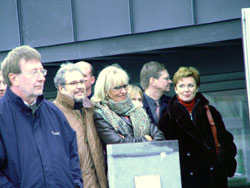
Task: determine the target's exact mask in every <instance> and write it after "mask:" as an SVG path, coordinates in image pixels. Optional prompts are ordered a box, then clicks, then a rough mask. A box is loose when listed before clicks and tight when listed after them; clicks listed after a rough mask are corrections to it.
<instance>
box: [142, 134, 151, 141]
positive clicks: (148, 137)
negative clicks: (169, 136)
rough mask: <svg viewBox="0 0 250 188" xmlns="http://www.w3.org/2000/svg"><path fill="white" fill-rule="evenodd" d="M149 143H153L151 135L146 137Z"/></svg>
mask: <svg viewBox="0 0 250 188" xmlns="http://www.w3.org/2000/svg"><path fill="white" fill-rule="evenodd" d="M144 137H145V138H146V139H147V140H148V141H149V142H151V141H152V137H151V136H149V135H145V136H144Z"/></svg>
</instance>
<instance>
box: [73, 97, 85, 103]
mask: <svg viewBox="0 0 250 188" xmlns="http://www.w3.org/2000/svg"><path fill="white" fill-rule="evenodd" d="M83 100H84V97H81V98H75V99H74V101H75V102H83Z"/></svg>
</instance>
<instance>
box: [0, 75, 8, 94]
mask: <svg viewBox="0 0 250 188" xmlns="http://www.w3.org/2000/svg"><path fill="white" fill-rule="evenodd" d="M6 87H7V85H6V83H5V81H4V80H3V74H2V71H0V97H3V96H4V94H5V91H6Z"/></svg>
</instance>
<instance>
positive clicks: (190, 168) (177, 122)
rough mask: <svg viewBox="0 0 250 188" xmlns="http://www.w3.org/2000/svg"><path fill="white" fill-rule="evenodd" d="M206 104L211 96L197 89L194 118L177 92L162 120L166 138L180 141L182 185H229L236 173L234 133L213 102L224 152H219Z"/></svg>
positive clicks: (191, 187) (206, 187) (205, 187)
mask: <svg viewBox="0 0 250 188" xmlns="http://www.w3.org/2000/svg"><path fill="white" fill-rule="evenodd" d="M206 104H208V100H207V99H206V98H205V97H204V96H203V95H202V94H200V93H197V95H196V105H195V107H194V109H193V111H192V119H193V120H191V118H190V115H189V113H188V111H187V109H186V108H185V107H184V106H183V105H182V104H180V103H179V101H178V100H177V98H176V96H175V97H173V98H172V99H171V100H170V101H169V103H168V111H167V113H166V114H165V115H164V116H163V117H162V118H161V120H160V121H159V129H160V130H161V131H162V132H163V133H164V135H165V137H166V139H167V140H173V139H178V141H179V149H180V150H179V152H180V165H181V177H182V188H201V187H202V188H225V187H227V177H231V176H233V175H234V173H235V170H236V160H235V155H236V146H235V144H234V143H233V136H232V134H231V133H230V132H228V131H227V130H226V129H225V126H224V123H223V121H222V118H221V115H220V113H219V112H218V111H217V110H216V109H215V108H214V107H212V106H209V107H210V111H211V113H212V116H213V118H214V121H215V124H216V127H217V135H218V136H217V137H218V140H219V143H220V152H219V155H218V156H217V155H216V151H215V144H214V138H213V135H212V131H211V126H210V124H209V122H208V119H207V116H206V109H205V107H204V105H206Z"/></svg>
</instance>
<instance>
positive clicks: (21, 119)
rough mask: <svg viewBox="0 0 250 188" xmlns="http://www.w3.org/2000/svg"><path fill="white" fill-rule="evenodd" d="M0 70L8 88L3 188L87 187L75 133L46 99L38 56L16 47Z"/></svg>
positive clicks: (1, 134) (2, 130)
mask: <svg viewBox="0 0 250 188" xmlns="http://www.w3.org/2000/svg"><path fill="white" fill-rule="evenodd" d="M1 68H2V72H3V77H4V80H5V82H6V84H7V85H8V87H7V91H6V93H5V96H4V97H2V98H1V99H0V122H1V123H0V187H2V188H5V187H6V188H7V187H8V188H12V187H20V188H31V187H36V188H46V187H53V188H57V187H58V188H74V187H83V182H82V178H81V170H80V164H79V157H78V152H77V143H76V134H75V132H74V131H73V130H72V129H71V127H70V125H69V124H68V122H67V120H66V118H65V117H64V115H63V113H62V112H61V111H60V110H59V109H58V108H57V107H56V106H55V105H54V104H53V103H51V102H49V101H47V100H45V99H44V98H43V88H44V82H45V76H46V74H47V71H46V70H45V69H44V68H43V66H42V63H41V56H40V54H39V52H37V51H36V50H35V49H33V48H31V47H29V46H21V47H17V48H15V49H13V50H12V51H11V52H9V54H8V55H7V57H6V58H5V59H4V61H3V63H2V66H1Z"/></svg>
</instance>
